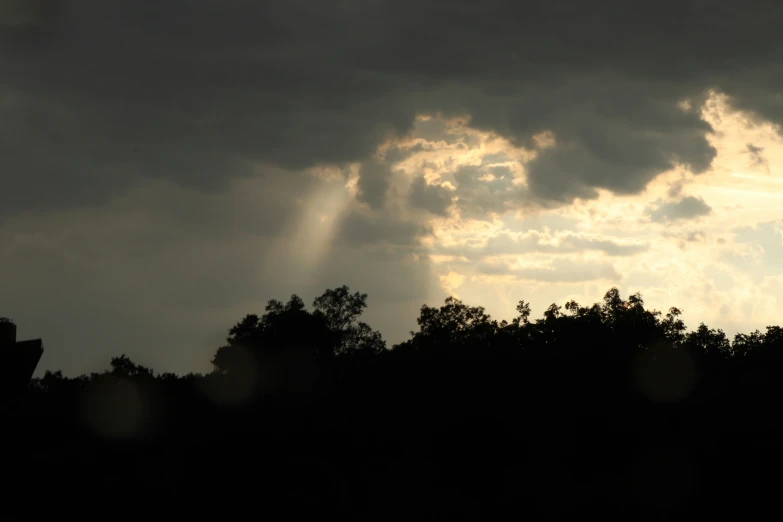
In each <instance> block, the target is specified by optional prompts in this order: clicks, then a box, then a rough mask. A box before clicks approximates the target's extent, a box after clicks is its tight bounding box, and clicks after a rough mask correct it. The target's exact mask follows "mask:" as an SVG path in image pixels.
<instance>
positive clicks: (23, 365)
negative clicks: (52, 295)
mask: <svg viewBox="0 0 783 522" xmlns="http://www.w3.org/2000/svg"><path fill="white" fill-rule="evenodd" d="M42 355H43V341H42V340H41V339H29V340H26V341H17V340H16V325H15V324H14V323H13V322H12V321H11V320H10V319H7V318H5V317H3V318H0V394H2V395H0V397H1V398H3V399H7V398H9V397H10V396H13V395H14V394H17V393H20V392H21V391H23V390H24V389H25V387H26V386H27V384H28V383H29V382H30V379H31V378H32V377H33V373H35V369H36V367H37V366H38V362H39V361H40V360H41V356H42Z"/></svg>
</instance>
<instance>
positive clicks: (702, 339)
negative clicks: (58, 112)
mask: <svg viewBox="0 0 783 522" xmlns="http://www.w3.org/2000/svg"><path fill="white" fill-rule="evenodd" d="M366 306H367V295H366V294H361V293H359V292H354V293H352V292H351V291H350V289H349V288H348V287H347V286H343V287H340V288H336V289H330V290H327V291H326V292H324V294H323V295H321V296H320V297H318V298H316V299H315V300H314V302H313V303H312V306H311V308H310V309H309V310H308V309H307V307H306V305H305V304H304V302H303V301H302V300H301V299H300V298H299V297H297V296H295V295H294V296H292V297H291V298H290V299H289V300H288V302H281V301H270V302H269V303H268V304H267V306H266V309H265V313H264V314H262V315H261V316H258V315H248V316H246V317H245V318H243V319H242V320H241V321H239V322H238V323H237V324H236V325H234V326H233V327H232V328H231V329H230V330H229V335H228V338H227V340H226V344H225V345H223V346H221V347H219V348H218V349H217V350H216V352H215V355H214V357H213V359H212V361H211V362H212V364H213V367H214V371H213V372H211V373H209V374H207V375H195V374H191V375H185V376H177V375H173V374H156V373H155V372H154V371H153V370H152V369H150V368H146V367H144V366H141V365H138V364H136V363H134V362H133V361H131V360H130V359H129V358H128V357H126V356H124V355H122V356H119V357H116V358H113V359H112V360H111V364H110V368H109V369H107V370H106V371H105V372H103V373H98V374H91V375H89V376H81V377H78V378H67V377H64V376H63V375H62V374H61V373H60V372H46V374H45V375H44V376H43V377H41V378H39V379H34V380H33V381H32V382H31V384H30V388H29V389H28V393H27V394H26V395H25V397H24V398H23V399H22V400H20V401H17V402H16V403H14V404H13V405H11V406H10V407H9V411H8V413H7V415H6V418H7V419H14V422H16V423H17V425H18V426H19V429H17V430H16V431H15V433H16V438H15V440H16V442H17V443H18V444H23V445H26V447H31V448H46V450H45V451H37V452H33V454H30V455H28V458H29V460H31V461H34V462H36V463H37V464H38V465H45V464H46V463H48V462H50V461H51V459H53V458H55V459H62V460H63V461H66V462H68V463H69V465H77V464H75V463H80V464H79V466H81V468H80V469H83V470H91V471H89V472H85V473H83V475H84V476H87V477H90V478H89V480H88V483H89V487H88V488H87V489H88V490H89V491H93V492H95V494H107V493H108V492H110V491H114V490H115V489H116V488H129V489H133V490H134V491H143V492H144V495H146V497H145V498H147V499H153V498H154V499H157V500H155V501H156V502H157V501H164V500H165V501H166V502H169V503H171V502H172V498H174V497H172V495H174V496H176V495H177V494H184V493H187V495H189V496H191V497H195V498H198V496H199V495H204V496H205V497H204V498H207V497H209V498H214V499H223V500H222V501H221V502H223V503H222V504H220V505H221V506H223V507H222V509H224V510H229V511H230V510H232V509H236V510H238V511H237V512H239V511H242V510H244V509H246V508H248V506H250V507H252V506H254V505H256V504H254V503H257V502H260V501H259V500H258V499H259V498H263V499H264V500H263V502H264V503H266V504H264V505H265V506H267V508H268V509H270V510H271V509H273V506H274V509H282V510H284V512H285V513H287V514H288V516H291V515H293V514H295V513H299V514H303V515H308V516H313V515H317V516H319V517H321V518H341V519H345V518H346V517H347V518H351V517H355V518H361V519H365V518H367V517H369V518H372V519H401V518H406V519H407V518H410V517H414V518H418V517H419V516H429V517H435V518H441V519H455V518H475V517H487V516H500V515H501V514H504V516H506V514H514V515H523V516H528V517H531V518H533V519H540V518H547V519H553V518H554V519H560V518H567V517H569V516H579V517H580V518H583V517H584V516H601V517H602V518H606V517H617V518H624V519H627V518H628V517H631V518H638V517H639V516H656V517H657V516H670V515H672V513H678V514H687V515H689V516H699V517H703V516H707V515H708V514H714V513H720V514H724V515H725V513H726V510H727V509H729V508H730V507H732V506H734V507H738V509H739V508H741V510H742V511H741V512H742V513H744V515H747V514H748V513H749V510H752V509H754V508H756V507H759V506H761V505H762V503H761V500H762V499H764V498H770V499H771V498H772V496H771V495H774V493H773V492H772V486H771V484H772V483H770V482H768V481H764V480H760V477H761V475H760V474H759V472H758V471H756V469H755V467H758V466H762V467H766V466H773V465H776V464H775V463H777V462H779V457H780V456H781V455H783V452H780V451H779V449H780V441H781V440H783V438H782V437H781V435H782V434H781V432H780V431H779V429H778V424H779V422H778V413H777V412H778V411H779V408H780V399H781V398H783V386H782V385H781V383H783V381H781V379H780V375H781V370H783V365H781V361H783V330H782V329H781V328H780V327H777V326H769V327H767V329H766V331H765V332H760V331H755V332H752V333H750V334H737V335H736V336H735V337H734V338H733V339H728V338H727V336H726V335H725V333H724V332H723V331H721V330H719V329H717V330H716V329H712V328H709V327H708V326H706V325H704V324H700V325H699V326H698V327H697V328H696V329H695V330H692V331H688V329H687V328H686V326H685V324H684V323H683V321H682V320H681V312H680V310H678V309H677V308H670V309H669V310H668V311H667V312H666V313H662V312H659V311H656V310H648V309H646V308H645V306H644V301H643V299H642V297H641V295H639V294H636V295H632V296H630V297H628V298H627V299H623V298H621V296H620V294H619V292H618V291H617V289H614V288H613V289H611V290H610V291H608V292H607V293H606V295H605V296H604V298H603V300H602V302H600V303H596V304H593V305H591V306H582V305H580V304H578V303H576V302H574V301H571V302H568V303H565V305H564V306H562V307H561V306H557V305H555V304H553V305H551V306H550V307H549V308H548V309H547V310H546V311H545V312H544V314H543V317H541V318H539V319H535V320H533V319H532V318H531V315H532V313H531V309H530V305H529V304H528V303H526V302H525V301H520V302H519V304H518V306H517V314H518V315H517V316H516V317H515V318H514V319H513V320H512V321H511V322H506V321H497V320H494V319H493V318H491V317H490V316H489V315H488V314H487V313H486V311H485V310H484V309H483V308H482V307H474V306H469V305H467V304H465V303H463V302H461V301H459V300H457V299H454V298H449V299H447V300H446V301H445V303H444V304H443V305H442V306H440V307H429V306H423V307H422V309H421V313H420V315H419V318H418V319H417V323H418V330H417V331H415V332H411V338H410V339H409V340H407V341H405V342H403V343H401V344H398V345H395V346H393V347H391V348H389V347H387V346H386V343H385V341H384V340H383V339H382V337H381V335H380V333H379V332H377V331H376V330H373V329H372V328H371V327H370V326H369V325H367V324H366V323H364V322H362V321H361V316H362V313H363V311H364V310H365V308H366ZM762 462H763V463H764V464H763V465H762V464H761V463H762ZM118 463H122V464H121V465H120V464H118ZM28 464H30V463H29V462H28ZM20 469H21V470H22V471H20V473H22V474H25V473H27V474H30V476H31V478H32V477H33V476H34V475H35V472H34V471H33V470H35V469H37V468H36V467H35V466H34V465H27V466H22V468H20ZM107 477H111V480H108V479H107ZM242 477H250V478H242ZM740 477H741V478H740ZM71 485H72V484H71ZM134 488H135V489H134ZM67 489H68V488H67V487H66V486H65V485H64V486H63V490H67ZM745 498H753V499H755V500H754V501H753V502H751V503H750V504H749V503H748V502H746V501H745V500H743V499H745ZM718 500H719V501H720V502H718ZM150 501H151V500H150ZM716 502H718V503H716ZM190 507H192V506H190ZM190 507H189V506H188V505H186V504H181V505H179V508H180V509H186V510H187V509H190ZM256 507H257V506H256ZM265 509H266V508H265Z"/></svg>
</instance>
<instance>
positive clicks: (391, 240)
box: [340, 210, 430, 247]
mask: <svg viewBox="0 0 783 522" xmlns="http://www.w3.org/2000/svg"><path fill="white" fill-rule="evenodd" d="M428 233H430V227H429V226H428V225H425V224H422V223H419V222H417V221H414V220H412V219H409V218H404V217H398V216H392V215H390V214H382V213H377V212H365V211H361V210H356V211H353V212H351V213H350V214H349V215H348V216H347V217H346V218H345V219H344V220H343V222H342V225H341V229H340V241H343V242H345V243H347V244H353V245H374V244H386V245H392V246H402V247H408V246H412V245H414V244H415V243H416V240H417V238H419V237H422V236H424V235H427V234H428Z"/></svg>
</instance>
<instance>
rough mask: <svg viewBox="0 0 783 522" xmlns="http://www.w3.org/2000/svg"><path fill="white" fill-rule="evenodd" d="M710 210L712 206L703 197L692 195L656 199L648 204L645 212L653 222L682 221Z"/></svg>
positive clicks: (704, 214) (706, 213)
mask: <svg viewBox="0 0 783 522" xmlns="http://www.w3.org/2000/svg"><path fill="white" fill-rule="evenodd" d="M711 212H712V207H710V206H709V205H708V204H707V203H705V202H704V199H702V198H700V197H698V198H697V197H694V196H686V197H684V198H680V199H678V200H675V201H666V202H664V201H662V200H657V201H656V202H654V203H653V204H652V205H650V206H648V207H647V209H646V213H647V215H648V216H649V218H650V220H651V221H653V222H655V223H668V222H672V221H683V220H687V219H694V218H698V217H701V216H706V215H708V214H710V213H711Z"/></svg>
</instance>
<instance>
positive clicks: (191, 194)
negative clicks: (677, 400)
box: [0, 0, 783, 375]
mask: <svg viewBox="0 0 783 522" xmlns="http://www.w3.org/2000/svg"><path fill="white" fill-rule="evenodd" d="M782 22H783V10H781V9H780V8H779V6H778V5H777V3H775V2H765V1H751V0H746V1H745V2H735V3H732V4H731V5H723V4H721V5H720V7H719V6H718V4H716V3H715V2H708V1H706V0H678V1H676V2H674V1H670V0H658V1H656V2H644V1H640V2H627V1H622V2H620V1H605V2H583V1H576V0H565V1H559V2H519V1H517V0H484V1H482V2H473V1H468V0H453V1H451V2H448V3H444V2H440V1H435V0H416V1H413V0H339V1H326V0H325V1H323V2H313V1H311V0H287V1H284V2H283V1H277V2H273V1H267V0H253V1H250V0H231V1H225V0H221V1H217V0H187V1H185V0H170V1H167V2H152V1H146V0H138V1H135V2H103V1H98V0H70V1H67V2H66V1H65V0H39V1H38V2H34V1H32V0H0V272H1V273H2V277H0V316H8V317H10V318H12V319H13V320H14V321H15V322H16V323H17V325H18V327H19V337H20V338H38V337H41V338H43V340H44V346H45V350H46V351H45V353H44V356H43V358H42V360H41V363H40V365H39V368H38V374H40V373H42V372H43V371H44V370H47V369H51V370H55V369H61V370H62V371H63V372H64V373H65V374H66V375H78V374H81V373H84V372H91V371H99V370H102V369H104V368H106V367H107V366H108V363H109V359H110V358H111V357H112V356H117V355H120V354H123V353H124V354H126V355H128V356H129V357H131V359H133V360H134V361H135V362H138V363H141V364H145V365H147V366H151V367H153V368H154V369H155V370H157V371H159V372H164V371H173V372H177V373H187V372H190V371H196V372H204V371H209V370H210V369H211V367H210V364H209V361H210V358H211V357H212V355H213V354H214V352H215V350H216V348H217V347H218V346H220V345H221V344H222V343H223V342H224V341H225V337H226V335H227V331H228V329H229V328H230V327H231V326H232V325H233V324H235V323H236V322H237V321H238V320H240V319H241V318H242V317H243V316H244V315H246V314H248V313H258V314H261V313H263V309H264V305H265V304H266V302H267V301H268V300H269V299H281V300H286V299H288V297H289V296H290V295H291V294H297V295H300V296H301V297H303V298H304V299H305V301H306V302H308V303H309V302H312V299H313V298H314V297H316V296H317V295H320V294H321V293H322V292H323V291H324V290H325V289H327V288H334V287H337V286H341V285H343V284H347V285H349V286H350V288H351V289H352V290H354V291H361V292H365V293H367V294H368V295H369V298H368V309H367V311H366V313H365V316H364V319H365V320H366V321H367V322H368V323H369V324H370V325H371V326H372V327H374V328H377V329H379V330H380V331H381V332H382V333H383V335H384V337H385V338H386V340H387V342H388V343H389V345H392V344H394V343H398V342H401V341H403V340H405V339H407V338H408V336H409V332H410V331H411V330H415V329H416V318H417V317H418V313H419V309H420V307H421V306H422V305H423V304H428V305H431V306H435V305H438V304H440V303H442V302H443V300H444V299H445V298H446V297H447V296H449V295H454V296H456V297H459V298H460V299H462V300H464V301H465V302H466V303H468V304H470V305H481V306H484V307H485V308H486V309H487V311H488V312H489V313H490V314H491V315H492V316H493V317H495V318H497V319H511V318H512V317H513V316H514V314H515V311H514V308H515V305H516V303H517V302H518V301H519V300H522V299H524V300H526V301H529V302H530V303H531V304H532V309H533V315H534V317H540V316H541V315H542V314H543V311H544V310H545V309H546V308H547V307H548V306H549V305H550V304H551V303H553V302H554V303H558V304H560V305H562V304H564V303H565V302H566V301H568V300H570V299H575V300H576V301H578V302H580V303H582V304H585V305H588V304H592V303H594V302H597V301H599V300H600V299H601V297H602V296H603V294H604V293H605V292H606V291H607V290H609V289H610V288H611V287H613V286H615V287H617V288H618V289H619V290H620V292H621V295H622V296H623V297H627V296H628V295H629V294H631V293H635V292H637V291H638V292H641V293H642V296H643V298H644V299H645V302H646V304H647V305H648V306H649V307H651V308H656V309H659V310H662V311H665V310H667V309H668V308H669V307H670V306H677V307H678V308H680V309H681V310H683V312H684V319H685V320H686V323H687V324H688V326H689V327H690V328H695V327H696V326H698V324H699V323H700V322H704V323H706V324H707V325H708V326H710V327H713V328H722V329H723V330H724V331H725V332H726V333H727V334H729V335H730V336H733V335H734V334H735V333H737V332H749V331H752V330H754V329H756V328H759V329H762V330H763V329H764V328H765V326H767V325H772V324H780V323H781V322H782V321H780V317H781V311H783V272H782V271H781V270H780V268H781V267H783V211H782V210H781V209H783V190H782V189H783V170H781V169H783V138H781V134H780V127H779V125H780V124H781V123H783V97H781V94H780V93H781V92H783V69H781V68H780V67H779V64H780V62H781V60H782V59H783V39H782V38H781V37H780V36H779V27H780V26H781V23H782Z"/></svg>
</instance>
